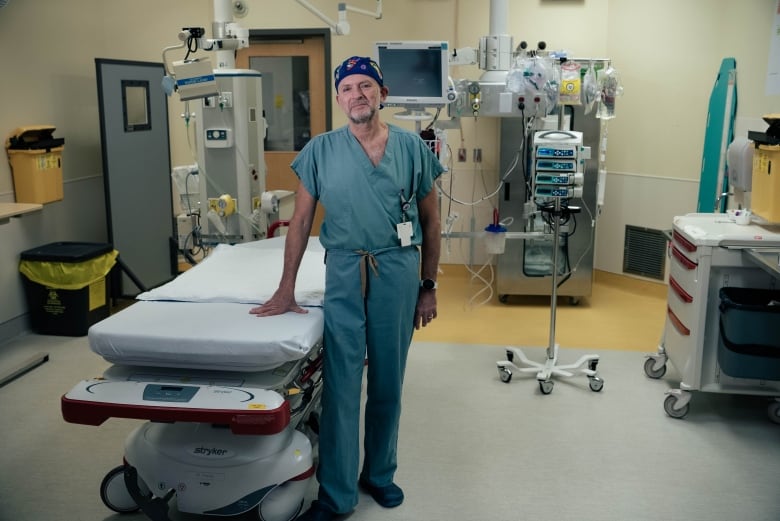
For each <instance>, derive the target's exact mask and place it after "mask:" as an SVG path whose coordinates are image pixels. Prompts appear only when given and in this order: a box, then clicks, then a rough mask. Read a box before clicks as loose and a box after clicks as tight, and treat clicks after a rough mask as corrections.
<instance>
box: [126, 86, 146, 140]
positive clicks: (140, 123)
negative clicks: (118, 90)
mask: <svg viewBox="0 0 780 521" xmlns="http://www.w3.org/2000/svg"><path fill="white" fill-rule="evenodd" d="M122 114H123V116H124V123H125V131H126V132H135V131H137V130H149V129H151V128H152V121H151V113H150V107H149V82H148V81H139V80H122Z"/></svg>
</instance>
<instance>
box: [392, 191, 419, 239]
mask: <svg viewBox="0 0 780 521" xmlns="http://www.w3.org/2000/svg"><path fill="white" fill-rule="evenodd" d="M412 197H414V194H412ZM400 198H401V222H400V223H398V224H396V225H395V229H396V231H397V233H398V240H400V241H401V246H411V245H412V236H413V235H414V229H413V228H412V223H411V222H410V221H409V220H408V218H407V215H406V212H407V211H408V210H409V208H411V206H412V203H410V202H409V200H407V199H406V198H405V197H404V191H403V190H401V194H400Z"/></svg>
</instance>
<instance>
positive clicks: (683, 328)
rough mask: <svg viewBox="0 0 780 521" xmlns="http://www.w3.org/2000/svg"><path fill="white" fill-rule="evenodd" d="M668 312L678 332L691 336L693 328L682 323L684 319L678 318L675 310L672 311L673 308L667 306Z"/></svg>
mask: <svg viewBox="0 0 780 521" xmlns="http://www.w3.org/2000/svg"><path fill="white" fill-rule="evenodd" d="M666 314H667V315H668V316H669V321H670V322H671V323H672V325H673V326H674V328H675V329H676V330H677V332H678V333H680V334H681V335H682V336H690V334H691V330H690V329H688V328H687V327H686V326H685V324H683V323H682V320H680V319H679V318H677V315H675V314H674V311H672V308H670V307H668V306H667V307H666Z"/></svg>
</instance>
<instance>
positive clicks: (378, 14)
mask: <svg viewBox="0 0 780 521" xmlns="http://www.w3.org/2000/svg"><path fill="white" fill-rule="evenodd" d="M295 1H296V2H298V3H299V4H300V5H301V6H303V7H304V8H306V10H308V11H309V12H310V13H312V14H313V15H315V16H316V17H317V18H319V19H320V20H322V21H323V22H325V23H326V24H328V27H330V29H331V31H333V32H334V33H336V34H338V35H348V34H349V31H350V26H349V21H347V11H351V12H353V13H358V14H363V15H366V16H373V17H374V18H376V19H377V20H379V19H381V18H382V0H376V5H377V7H376V11H373V12H372V11H368V10H366V9H360V8H358V7H352V6H351V5H347V4H346V3H343V2H342V3H339V18H338V21H334V20H332V19H331V18H329V17H328V16H327V15H325V13H323V12H322V11H320V10H319V9H317V8H316V7H314V6H313V5H312V4H311V3H310V2H308V0H295Z"/></svg>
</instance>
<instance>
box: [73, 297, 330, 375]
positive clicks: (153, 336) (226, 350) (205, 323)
mask: <svg viewBox="0 0 780 521" xmlns="http://www.w3.org/2000/svg"><path fill="white" fill-rule="evenodd" d="M252 307H253V305H252V304H234V303H225V302H197V303H194V302H154V301H149V302H136V303H134V304H133V305H131V306H130V307H128V308H126V309H123V310H122V311H120V312H119V313H117V314H115V315H112V316H110V317H108V318H106V319H104V320H102V321H100V322H98V323H97V324H95V325H93V326H92V327H90V329H89V333H88V336H89V345H90V348H91V349H92V350H93V351H94V352H95V353H97V354H99V355H100V356H102V357H103V358H104V359H105V360H107V361H108V362H111V363H115V364H128V365H140V366H155V367H181V368H190V369H209V370H219V371H242V372H245V371H267V370H269V369H273V368H275V367H278V366H279V365H282V364H284V363H285V362H289V361H292V360H298V359H301V358H303V357H304V356H306V355H307V354H308V353H309V351H310V350H311V349H312V348H313V347H314V346H316V345H318V344H319V342H320V341H321V338H322V331H323V327H324V319H323V314H322V308H308V313H306V314H300V313H292V312H290V313H285V314H284V315H278V316H275V317H257V316H255V315H251V314H250V313H249V310H250V309H251V308H252Z"/></svg>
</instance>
